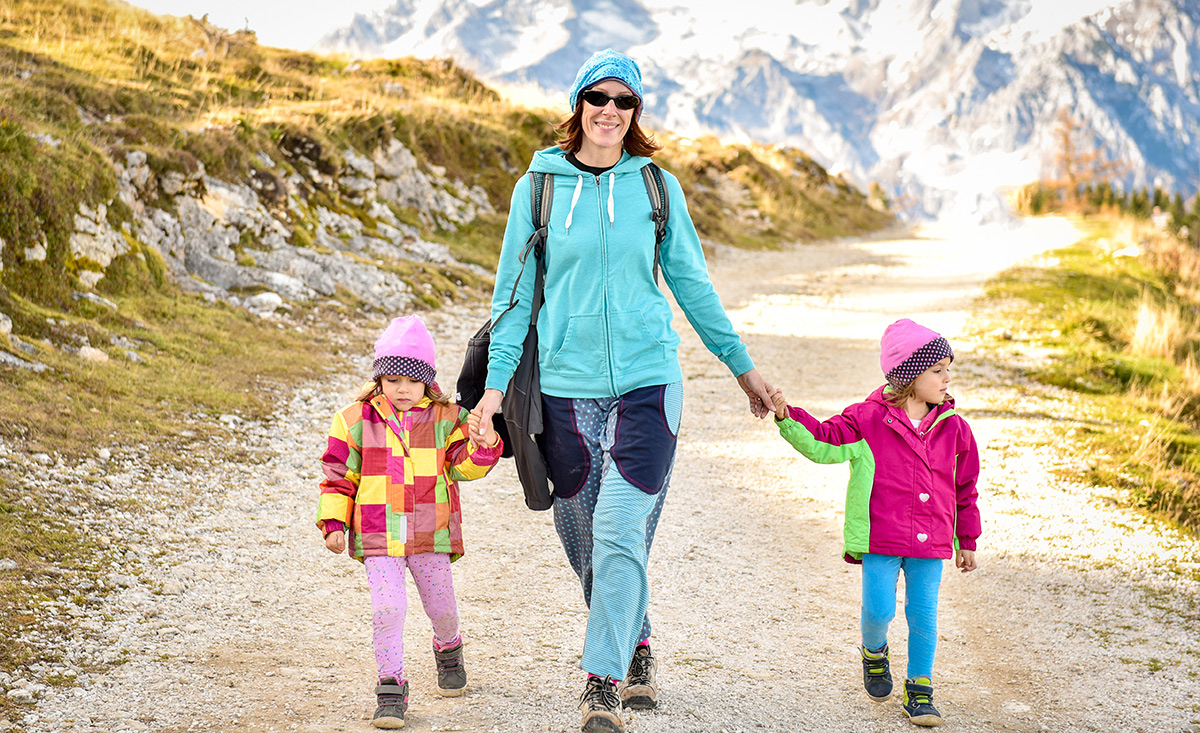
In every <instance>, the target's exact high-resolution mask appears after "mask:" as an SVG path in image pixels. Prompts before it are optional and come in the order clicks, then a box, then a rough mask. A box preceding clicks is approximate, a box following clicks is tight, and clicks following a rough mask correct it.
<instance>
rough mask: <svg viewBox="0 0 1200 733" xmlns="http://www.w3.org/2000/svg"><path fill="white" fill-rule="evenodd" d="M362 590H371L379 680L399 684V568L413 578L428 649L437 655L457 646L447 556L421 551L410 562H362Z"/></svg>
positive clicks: (402, 601)
mask: <svg viewBox="0 0 1200 733" xmlns="http://www.w3.org/2000/svg"><path fill="white" fill-rule="evenodd" d="M364 562H365V564H366V566H367V587H368V588H370V589H371V605H372V606H373V607H374V609H375V615H374V617H373V619H372V625H373V628H374V641H375V663H376V665H378V667H379V679H381V680H382V679H384V678H385V677H395V678H396V679H397V680H398V681H403V680H404V615H405V614H406V613H407V612H408V595H407V589H406V584H405V581H404V568H405V567H407V568H408V571H409V572H410V573H412V576H413V581H414V582H416V584H417V593H418V594H419V595H420V596H421V605H423V606H424V607H425V615H427V616H429V620H430V621H431V622H432V623H433V645H434V647H436V648H437V649H438V650H444V649H449V648H450V647H452V646H455V645H457V644H458V643H459V641H460V640H461V638H460V637H459V633H458V602H457V601H456V600H455V598H454V579H453V577H451V575H450V556H449V555H447V554H445V553H440V552H425V553H421V554H420V555H412V556H411V557H367V558H364Z"/></svg>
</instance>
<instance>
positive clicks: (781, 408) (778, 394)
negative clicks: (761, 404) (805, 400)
mask: <svg viewBox="0 0 1200 733" xmlns="http://www.w3.org/2000/svg"><path fill="white" fill-rule="evenodd" d="M771 402H772V404H774V405H775V419H776V420H782V419H784V418H785V417H787V416H788V403H787V400H785V399H784V398H783V390H782V389H776V390H775V391H774V392H772V393H771Z"/></svg>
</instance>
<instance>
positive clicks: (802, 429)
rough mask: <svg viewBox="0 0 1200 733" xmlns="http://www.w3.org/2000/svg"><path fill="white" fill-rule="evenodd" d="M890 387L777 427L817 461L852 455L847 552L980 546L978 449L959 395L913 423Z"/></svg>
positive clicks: (919, 552)
mask: <svg viewBox="0 0 1200 733" xmlns="http://www.w3.org/2000/svg"><path fill="white" fill-rule="evenodd" d="M885 389H891V388H890V387H887V386H884V387H880V388H879V389H877V390H875V392H874V393H872V394H871V396H870V397H868V398H867V399H866V401H864V402H858V403H855V404H853V405H850V406H849V407H847V408H846V409H845V410H843V411H842V413H841V414H840V415H834V416H833V417H831V418H829V419H828V420H826V421H824V422H821V421H819V420H817V419H816V418H814V417H813V416H812V415H809V414H808V413H807V412H805V411H804V410H801V409H800V408H798V407H789V408H788V410H789V416H788V417H786V418H784V419H783V420H777V421H776V425H777V426H778V427H779V433H780V434H781V435H782V436H783V437H784V439H785V440H787V441H788V442H789V443H791V444H792V447H794V448H795V449H796V450H798V451H800V453H802V454H804V457H805V458H808V459H809V460H810V461H813V462H815V463H842V462H845V461H849V462H850V484H849V485H848V486H847V487H846V519H845V525H844V527H843V532H842V539H843V543H844V544H843V547H842V554H843V557H844V558H845V560H846V562H853V563H858V562H862V556H863V553H867V552H870V553H873V554H879V555H897V556H900V557H917V558H943V559H945V558H951V557H954V550H955V549H958V548H961V549H964V550H974V549H975V540H976V539H977V538H978V537H979V532H980V520H979V508H978V507H977V506H976V504H975V500H976V497H977V496H978V492H977V491H976V489H975V481H976V479H978V478H979V450H978V448H977V447H976V445H975V436H974V435H973V434H972V433H971V428H970V427H968V426H967V422H966V420H963V419H962V417H960V416H959V415H958V414H957V413H956V412H955V411H954V400H953V399H950V398H947V399H946V401H945V402H943V403H942V404H940V405H938V406H937V407H935V408H934V409H932V410H930V411H929V414H928V415H926V416H925V418H924V419H923V420H921V424H920V425H918V426H917V427H915V428H914V427H913V425H912V422H911V421H910V420H909V419H908V415H907V414H905V412H904V410H903V409H901V408H900V407H897V406H895V405H891V404H889V403H888V402H887V401H886V400H885V399H884V398H883V393H884V390H885Z"/></svg>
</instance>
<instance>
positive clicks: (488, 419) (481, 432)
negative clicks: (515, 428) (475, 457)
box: [467, 389, 504, 446]
mask: <svg viewBox="0 0 1200 733" xmlns="http://www.w3.org/2000/svg"><path fill="white" fill-rule="evenodd" d="M503 399H504V393H503V392H501V391H500V390H498V389H485V390H484V391H483V397H481V398H479V404H478V405H475V409H474V410H471V416H470V417H469V418H468V419H467V426H468V429H469V430H470V434H469V435H468V437H469V438H470V439H471V442H473V443H475V444H476V445H491V446H494V445H496V441H497V440H498V439H499V437H500V436H498V435H496V431H495V429H494V428H493V427H492V415H495V414H496V412H497V411H498V410H499V409H500V401H501V400H503Z"/></svg>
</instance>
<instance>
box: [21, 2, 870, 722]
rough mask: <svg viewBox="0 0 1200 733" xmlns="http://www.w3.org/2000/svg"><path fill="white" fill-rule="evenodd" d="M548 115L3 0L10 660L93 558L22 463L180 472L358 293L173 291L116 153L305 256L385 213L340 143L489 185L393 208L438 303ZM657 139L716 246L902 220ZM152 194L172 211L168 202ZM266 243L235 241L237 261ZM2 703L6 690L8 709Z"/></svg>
mask: <svg viewBox="0 0 1200 733" xmlns="http://www.w3.org/2000/svg"><path fill="white" fill-rule="evenodd" d="M554 122H556V114H555V113H554V112H548V111H545V110H529V109H524V108H521V107H517V106H514V105H511V104H508V103H506V102H504V101H502V100H501V98H500V96H499V95H498V94H497V93H496V92H495V91H494V90H492V89H490V88H488V87H487V86H486V85H484V84H482V83H480V82H479V81H478V80H476V79H475V78H473V77H472V76H470V75H469V74H466V73H465V72H463V71H462V70H461V69H459V68H457V67H455V66H454V65H453V64H451V63H448V62H443V61H419V60H413V59H392V60H375V61H364V62H352V61H350V60H347V59H339V58H326V57H320V56H315V55H312V54H308V53H300V52H295V51H287V50H280V49H273V48H266V47H263V46H260V45H258V43H257V42H256V39H255V36H254V35H253V34H252V33H246V32H230V31H227V30H225V29H221V28H217V27H214V26H213V25H211V24H209V23H207V22H206V21H204V20H202V19H194V18H182V19H180V18H168V17H158V16H155V15H152V14H150V13H147V12H145V11H142V10H140V9H137V8H134V7H132V6H130V5H127V4H124V3H120V2H107V1H106V0H8V1H7V2H0V264H2V266H3V267H2V269H0V314H3V316H4V317H3V318H0V327H3V328H0V351H3V352H4V354H2V355H0V356H8V357H15V358H17V359H22V360H25V359H28V360H31V361H34V362H36V363H38V364H41V365H43V366H44V367H45V369H44V370H43V371H40V372H39V371H29V370H23V369H17V368H13V367H11V366H7V365H6V364H5V363H4V362H3V361H0V411H2V412H3V414H4V416H5V419H4V420H3V421H0V467H2V468H3V470H0V558H3V559H5V560H8V561H10V562H9V563H6V564H5V565H0V637H2V638H3V639H4V640H5V642H4V644H3V645H0V672H11V671H12V670H14V669H20V668H22V667H23V665H27V664H29V663H31V662H33V661H37V660H38V659H39V650H38V649H37V647H36V645H30V644H27V643H23V642H18V641H17V639H18V637H19V636H24V635H25V634H27V633H28V632H29V631H30V630H31V629H37V628H39V624H40V623H42V621H41V620H40V619H39V618H38V616H37V615H36V614H33V613H32V612H31V611H30V610H29V609H31V608H36V604H38V603H40V602H42V601H45V600H48V599H53V598H61V597H64V596H65V597H71V596H72V584H73V583H75V582H77V581H78V578H79V575H78V574H80V573H82V574H86V573H93V574H95V573H102V572H104V569H105V561H104V559H103V556H102V555H101V554H100V553H99V550H98V548H97V547H95V546H93V545H91V544H90V543H88V542H83V541H81V539H80V536H79V535H78V534H77V533H76V532H75V530H74V529H73V526H74V523H73V522H72V521H71V518H70V515H68V514H67V513H66V508H67V505H68V504H70V505H72V507H71V508H74V509H76V510H79V509H80V508H82V509H83V511H85V512H86V511H87V509H88V507H89V503H90V502H91V501H92V499H90V498H89V496H87V495H86V494H85V493H82V492H79V493H78V494H77V495H72V496H67V497H59V498H58V499H56V500H55V501H41V500H39V498H38V497H30V496H28V495H26V493H25V492H24V491H23V490H22V476H24V475H28V474H29V472H32V471H43V470H48V469H46V468H45V466H54V465H70V466H79V465H90V464H88V463H87V462H88V461H91V460H93V459H94V458H95V456H96V455H97V453H98V451H100V450H103V451H104V452H105V453H106V454H111V455H112V456H113V458H114V459H115V458H118V457H121V456H127V455H132V454H134V453H135V452H138V451H144V454H139V455H140V456H141V457H140V460H144V461H148V462H150V463H151V464H153V465H163V464H171V465H182V464H186V461H187V457H186V451H182V450H180V446H181V445H182V444H183V443H185V442H186V440H191V439H195V435H194V433H195V431H196V430H197V429H200V430H203V428H197V427H196V426H195V425H194V424H193V425H191V426H190V429H189V430H186V431H185V430H182V429H181V424H180V421H179V420H178V418H179V416H181V415H187V416H189V417H191V418H196V417H197V416H199V418H204V417H206V416H207V417H209V418H215V416H216V415H220V414H225V413H229V414H235V415H236V414H242V415H261V414H264V413H266V412H268V411H269V410H270V409H271V408H272V405H273V404H274V403H273V402H272V399H271V394H272V393H273V392H278V391H280V390H284V389H286V387H287V385H289V384H292V383H295V382H296V381H297V380H302V379H311V378H314V376H315V375H318V374H319V373H320V372H319V369H320V367H321V366H325V365H328V364H329V363H330V362H331V360H333V359H334V358H335V356H336V353H337V350H338V348H339V343H338V335H337V334H338V324H339V323H340V322H341V321H342V319H345V318H355V317H357V314H358V311H359V310H360V308H361V307H362V305H363V304H362V302H361V301H360V300H359V299H357V298H356V296H355V294H354V293H351V292H343V291H339V292H338V293H337V294H336V295H334V296H333V297H331V298H328V299H326V300H324V301H323V302H322V303H321V304H320V305H319V306H317V305H314V304H311V303H293V304H289V305H288V311H287V313H285V314H284V315H283V317H282V318H277V319H274V320H263V319H260V318H257V317H254V316H251V315H249V314H248V313H247V312H246V311H244V310H242V309H238V308H234V307H231V306H230V305H227V304H225V303H222V302H220V301H217V302H208V301H206V300H204V299H202V298H200V297H197V296H196V295H194V294H188V293H186V292H184V291H183V290H182V289H181V288H180V287H179V283H178V282H173V281H172V278H171V276H170V274H169V272H168V268H167V267H166V266H165V264H164V260H163V257H162V256H161V255H160V253H159V252H157V251H156V249H155V248H154V247H153V246H150V245H149V244H148V243H146V242H143V241H139V240H138V237H137V235H136V231H135V230H134V229H132V228H131V227H129V226H128V225H129V223H130V222H131V220H132V219H133V217H134V212H133V211H132V210H131V209H130V206H129V205H128V204H127V203H126V202H124V201H123V200H122V198H120V197H119V196H117V192H118V167H117V166H118V165H119V164H124V162H125V161H127V159H128V156H129V154H130V153H136V154H144V155H145V156H146V162H147V165H148V166H149V168H150V170H151V171H152V172H153V173H154V174H155V175H157V176H162V177H163V178H164V179H166V178H169V177H170V176H171V174H177V179H178V180H180V181H185V182H186V184H187V185H189V186H195V191H194V193H195V195H196V196H197V197H203V195H204V187H205V180H208V179H205V178H204V177H203V176H201V175H200V174H199V172H200V170H201V167H202V168H203V171H204V173H205V174H206V175H207V176H209V177H211V179H218V180H222V181H228V182H232V183H239V184H247V185H252V186H253V188H254V189H255V190H256V191H257V192H258V195H259V198H260V199H261V200H262V201H264V202H266V205H267V207H268V208H269V209H270V211H271V213H272V216H274V217H275V218H276V219H277V220H278V221H279V222H280V223H281V224H282V225H283V226H284V227H285V229H286V232H287V241H288V242H289V243H290V244H292V245H295V246H298V247H308V248H313V249H314V250H318V249H320V247H321V245H319V244H316V243H314V238H313V231H314V228H315V226H316V224H317V222H318V219H319V217H320V216H321V212H322V211H323V210H327V211H333V212H336V213H338V214H339V215H343V216H349V217H353V218H354V219H357V220H358V221H359V222H361V224H362V226H363V227H364V228H365V230H366V231H377V230H379V229H381V228H382V226H383V225H382V223H381V222H380V221H379V220H378V218H377V217H376V216H375V215H373V214H372V212H371V211H369V210H368V209H367V208H365V207H364V206H362V205H361V204H360V203H356V202H355V201H354V200H353V199H351V198H348V197H347V196H345V195H344V194H343V192H342V190H341V189H339V187H338V186H337V185H331V184H330V183H329V182H330V181H336V180H338V179H339V177H341V176H343V175H350V174H351V172H350V171H347V170H345V167H346V159H345V157H344V156H343V155H342V151H344V150H346V149H350V148H352V149H354V150H356V151H359V152H360V153H362V154H366V155H369V154H370V153H371V151H374V150H378V149H381V148H384V147H386V146H387V145H388V144H389V143H390V142H391V141H392V140H396V141H399V142H400V143H403V145H404V146H406V147H407V148H408V149H409V150H411V151H412V152H413V154H414V155H415V156H416V158H417V162H418V165H419V167H420V169H421V170H423V171H434V172H437V173H438V174H439V175H444V177H445V178H446V179H449V180H454V181H461V182H463V183H465V184H466V185H467V186H479V187H481V188H482V189H483V190H484V191H485V192H486V194H487V197H488V199H489V200H490V202H491V204H492V207H493V208H494V210H495V211H496V212H498V213H491V214H484V215H481V216H479V217H477V218H475V219H474V220H473V221H470V222H468V223H467V224H465V225H462V226H459V227H457V228H455V229H454V230H453V231H450V230H443V229H439V228H438V227H437V226H435V225H432V224H430V223H428V221H425V220H423V219H422V218H421V217H420V216H419V215H418V212H417V211H415V210H409V209H405V208H403V207H399V206H395V205H392V204H389V206H391V213H392V214H393V215H394V216H395V217H396V218H397V219H399V220H400V221H403V222H406V223H411V224H412V225H413V226H416V227H418V228H419V229H420V232H421V236H422V237H424V238H426V239H428V240H430V241H434V242H441V243H444V244H446V245H447V246H448V247H449V248H450V251H451V253H452V254H453V257H454V260H455V261H452V262H445V263H429V262H416V261H413V262H399V263H390V264H387V265H386V271H387V272H388V273H389V274H390V275H392V276H394V277H396V278H400V279H402V280H404V281H405V282H408V283H410V284H411V285H412V288H413V290H414V291H415V292H418V293H420V294H421V298H420V299H419V303H420V305H421V306H422V307H438V306H439V305H440V304H441V303H442V302H445V301H447V300H455V299H460V298H468V297H480V296H482V295H485V294H487V293H489V292H490V283H488V282H487V281H486V279H485V278H482V277H481V276H480V275H479V274H478V272H479V270H478V269H474V268H472V267H471V265H478V266H480V267H482V268H484V269H485V270H486V269H490V268H492V267H494V264H495V261H496V257H497V255H498V247H499V242H500V234H501V232H502V230H503V226H504V218H505V212H506V210H507V208H508V196H509V193H510V191H511V188H512V185H513V182H514V180H515V178H516V177H517V176H518V175H520V173H521V172H522V171H523V170H524V169H525V166H526V164H527V162H528V160H529V157H530V155H531V153H532V151H534V150H535V149H538V148H541V147H544V146H545V145H547V144H548V143H549V140H550V139H551V127H552V125H553V123H554ZM662 136H663V138H664V140H665V141H666V142H667V143H668V147H669V150H668V151H667V152H666V153H665V154H664V155H663V161H662V162H663V164H664V165H665V166H666V167H667V168H668V169H670V170H672V171H674V172H675V173H676V174H678V176H679V177H680V179H681V180H682V181H683V184H684V187H685V190H687V191H688V192H689V208H690V209H691V212H692V215H693V217H694V218H695V221H696V223H697V227H698V229H699V230H700V232H701V235H702V236H703V237H705V238H707V239H709V240H712V241H718V242H725V243H730V244H734V245H739V246H748V247H776V246H779V245H781V244H782V243H785V242H792V241H796V240H805V239H812V238H824V237H833V236H846V235H852V234H857V233H863V232H868V231H872V230H876V229H879V228H881V227H884V226H887V225H889V224H890V223H892V221H893V218H892V216H891V215H890V214H889V213H887V212H883V211H879V210H876V209H875V208H872V207H871V206H869V205H868V203H867V200H866V197H864V196H863V195H862V193H861V192H859V191H857V190H855V189H853V188H852V187H850V186H848V185H847V184H846V182H845V181H843V180H842V179H840V178H838V177H833V176H830V175H828V174H827V173H826V172H825V171H824V170H823V169H822V168H821V167H820V166H818V165H816V164H815V163H814V162H813V161H812V160H811V159H810V158H808V157H807V156H805V155H804V154H803V153H801V152H799V151H794V150H780V149H773V148H759V147H755V146H734V147H725V146H722V145H720V144H719V143H718V142H716V141H714V140H702V141H685V140H679V139H675V138H672V137H670V136H669V135H667V134H666V133H663V134H662ZM293 177H301V178H303V179H304V180H305V182H306V183H305V187H304V189H303V193H304V195H303V196H302V197H299V198H297V199H295V200H291V198H290V197H288V196H286V195H285V194H284V193H283V191H284V186H283V182H284V181H285V180H287V179H290V178H293ZM146 203H147V205H148V206H149V207H157V208H158V209H161V210H162V211H163V212H166V213H170V214H174V213H176V212H175V211H174V206H175V204H174V203H173V200H172V199H171V198H170V197H168V196H161V197H159V198H157V199H153V200H150V201H148V202H146ZM84 209H86V210H89V211H100V212H102V214H101V215H100V216H101V218H102V219H103V220H104V221H106V223H107V224H108V225H110V226H111V227H112V228H113V229H114V230H116V231H118V232H123V234H122V236H123V237H124V239H125V240H126V241H125V243H124V244H125V246H126V247H127V248H128V251H127V252H125V253H123V254H120V255H118V256H116V257H115V258H113V260H112V261H111V262H109V263H99V262H96V261H92V260H89V259H88V258H86V257H81V256H78V255H76V254H73V250H72V246H71V239H72V236H73V234H74V233H75V232H76V230H77V228H78V227H79V226H80V225H81V224H80V221H79V214H80V212H81V211H82V210H84ZM259 248H260V243H258V242H256V241H254V239H253V237H249V238H247V237H243V239H242V240H241V241H239V242H238V244H237V252H238V255H239V257H238V259H239V264H241V261H242V260H243V258H244V259H245V260H246V261H248V262H252V261H253V259H254V257H255V256H256V254H257V252H258V249H259ZM381 267H384V265H381ZM101 275H102V277H100V276H101ZM97 278H99V281H98V283H97V284H96V285H95V287H94V288H89V287H88V286H87V283H89V282H96V279H97ZM96 296H99V297H96ZM8 322H11V332H9V329H8V327H7V326H8ZM285 354H286V355H287V358H281V357H282V355H285ZM201 422H202V420H201ZM183 433H188V435H187V436H183V437H181V435H182V434H183ZM201 437H202V436H201ZM145 446H150V448H144V447H145ZM106 459H107V458H106ZM49 470H52V469H49ZM96 470H97V471H99V473H98V474H97V476H98V477H99V476H101V475H102V473H103V471H102V468H97V469H96ZM97 480H100V479H99V478H97ZM64 491H68V492H70V491H72V489H70V488H69V487H64ZM129 501H130V502H131V506H136V501H137V499H136V497H131V498H130V499H129ZM14 563H15V566H14ZM64 570H65V571H69V572H68V573H67V574H64V573H63V571H64ZM79 602H81V603H82V602H87V601H84V600H81V601H79ZM42 661H46V660H44V659H43V660H42ZM13 713H14V709H13V708H12V706H11V704H10V702H9V701H7V700H6V699H4V697H3V696H2V695H0V714H13ZM0 717H3V715H0Z"/></svg>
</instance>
